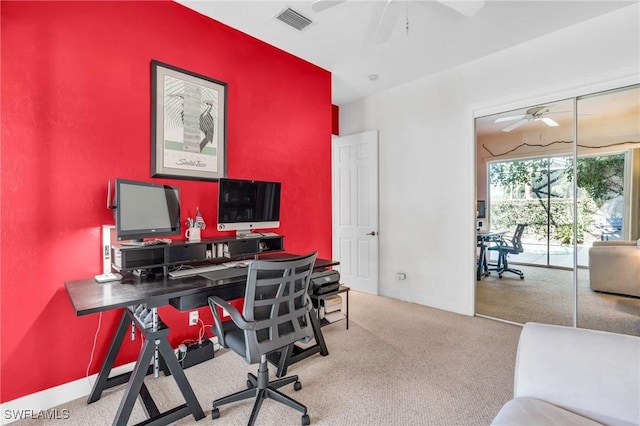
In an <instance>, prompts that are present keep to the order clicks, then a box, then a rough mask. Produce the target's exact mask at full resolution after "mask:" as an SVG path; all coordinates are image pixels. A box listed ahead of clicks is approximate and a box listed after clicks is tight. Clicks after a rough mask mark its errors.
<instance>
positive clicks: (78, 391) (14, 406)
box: [0, 336, 220, 425]
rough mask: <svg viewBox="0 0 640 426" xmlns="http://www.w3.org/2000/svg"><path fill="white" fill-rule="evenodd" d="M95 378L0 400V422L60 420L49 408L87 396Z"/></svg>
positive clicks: (216, 347) (120, 371)
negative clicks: (36, 419) (10, 399)
mask: <svg viewBox="0 0 640 426" xmlns="http://www.w3.org/2000/svg"><path fill="white" fill-rule="evenodd" d="M209 340H211V342H212V343H213V346H214V348H213V349H214V351H218V350H219V349H220V345H219V344H218V337H217V336H213V337H212V338H210V339H209ZM135 364H136V363H135V362H130V363H128V364H124V365H120V366H118V367H114V368H113V369H112V370H111V373H110V374H109V376H110V377H113V376H117V375H119V374H123V373H128V372H130V371H133V367H134V366H135ZM97 378H98V374H97V373H96V374H94V375H92V376H89V377H83V378H82V379H78V380H74V381H72V382H69V383H65V384H63V385H59V386H54V387H52V388H49V389H45V390H43V391H40V392H36V393H32V394H30V395H26V396H23V397H21V398H17V399H14V400H12V401H8V402H5V403H3V404H0V412H1V413H2V414H0V415H1V416H2V418H1V419H0V424H1V425H8V424H9V423H13V422H15V421H18V420H22V419H28V418H44V419H51V420H55V419H62V420H63V419H64V418H65V415H68V413H65V412H64V411H62V410H60V411H56V410H52V409H53V407H57V406H59V405H62V404H66V403H67V402H69V401H73V400H75V399H78V398H83V397H86V396H88V395H89V393H91V388H92V387H93V384H94V383H95V382H96V380H97Z"/></svg>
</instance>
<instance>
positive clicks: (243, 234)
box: [236, 229, 262, 238]
mask: <svg viewBox="0 0 640 426" xmlns="http://www.w3.org/2000/svg"><path fill="white" fill-rule="evenodd" d="M261 236H262V234H259V233H253V232H251V229H239V230H237V231H236V238H260V237H261Z"/></svg>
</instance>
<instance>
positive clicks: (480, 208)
mask: <svg viewBox="0 0 640 426" xmlns="http://www.w3.org/2000/svg"><path fill="white" fill-rule="evenodd" d="M486 208H487V206H486V203H485V200H478V201H476V218H478V219H484V218H486V217H487V212H486Z"/></svg>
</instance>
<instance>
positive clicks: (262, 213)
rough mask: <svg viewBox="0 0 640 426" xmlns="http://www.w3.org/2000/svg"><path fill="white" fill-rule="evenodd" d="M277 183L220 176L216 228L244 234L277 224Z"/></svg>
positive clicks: (278, 198)
mask: <svg viewBox="0 0 640 426" xmlns="http://www.w3.org/2000/svg"><path fill="white" fill-rule="evenodd" d="M280 191H281V185H280V182H265V181H256V180H241V179H226V178H223V179H220V180H219V185H218V230H219V231H236V235H237V236H247V235H248V234H250V233H251V231H253V230H254V229H269V228H278V227H280Z"/></svg>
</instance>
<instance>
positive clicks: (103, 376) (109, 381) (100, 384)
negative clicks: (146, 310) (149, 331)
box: [87, 311, 130, 404]
mask: <svg viewBox="0 0 640 426" xmlns="http://www.w3.org/2000/svg"><path fill="white" fill-rule="evenodd" d="M127 330H129V320H128V318H127V312H126V311H125V312H123V313H122V318H121V319H120V325H118V328H117V329H116V334H115V336H114V337H113V340H112V341H111V346H110V347H109V351H108V352H107V356H106V358H105V359H104V362H103V363H102V368H101V369H100V373H98V378H97V380H96V382H95V383H94V384H93V389H91V393H90V394H89V398H88V399H87V404H91V403H92V402H96V401H97V400H99V399H100V397H101V396H102V391H104V390H105V389H109V388H112V387H114V386H118V385H121V384H123V383H127V381H128V380H129V375H130V373H125V374H121V375H119V376H115V377H109V373H110V372H111V369H112V368H113V363H114V362H115V360H116V356H117V355H118V351H119V350H120V346H122V340H123V339H124V336H125V334H126V333H127Z"/></svg>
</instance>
